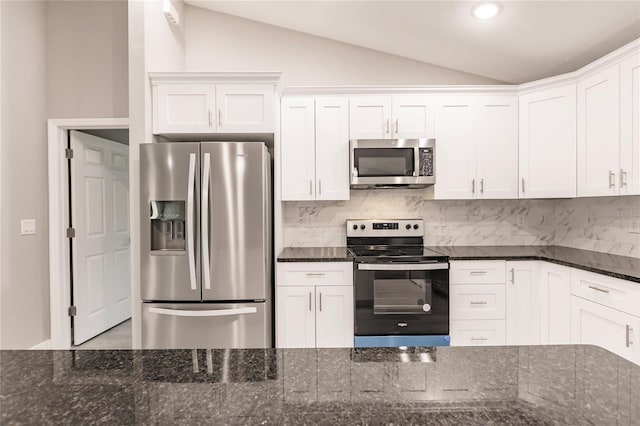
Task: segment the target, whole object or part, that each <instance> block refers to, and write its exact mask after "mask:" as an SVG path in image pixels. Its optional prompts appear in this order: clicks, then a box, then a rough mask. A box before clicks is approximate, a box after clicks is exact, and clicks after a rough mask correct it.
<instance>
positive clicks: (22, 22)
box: [0, 2, 49, 349]
mask: <svg viewBox="0 0 640 426" xmlns="http://www.w3.org/2000/svg"><path fill="white" fill-rule="evenodd" d="M1 7H2V16H1V18H2V24H1V31H2V33H1V37H0V38H1V43H2V48H1V50H2V72H1V78H2V80H1V84H2V99H1V102H2V145H1V148H0V149H1V150H2V154H1V155H0V158H1V159H2V167H1V170H2V178H1V181H2V182H1V184H2V239H1V244H2V249H1V253H2V277H1V280H2V281H1V284H0V289H1V294H0V328H1V329H2V333H1V336H2V341H0V347H2V348H3V349H9V348H28V347H31V346H34V345H36V344H38V343H40V342H42V341H44V340H47V339H48V338H49V285H48V282H49V277H48V272H49V271H48V267H49V259H48V250H47V246H48V237H47V235H48V229H47V228H48V227H47V223H48V215H47V146H46V126H45V123H46V117H47V116H46V96H45V93H46V38H45V37H46V33H45V17H46V8H45V4H44V3H43V2H2V6H1ZM16 40H19V41H20V42H19V43H16ZM20 219H36V221H37V233H36V234H35V235H28V236H21V235H20Z"/></svg>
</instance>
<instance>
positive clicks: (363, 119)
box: [349, 96, 391, 139]
mask: <svg viewBox="0 0 640 426" xmlns="http://www.w3.org/2000/svg"><path fill="white" fill-rule="evenodd" d="M388 138H391V98H389V97H369V96H366V97H364V96H363V97H352V98H350V99H349V139H388Z"/></svg>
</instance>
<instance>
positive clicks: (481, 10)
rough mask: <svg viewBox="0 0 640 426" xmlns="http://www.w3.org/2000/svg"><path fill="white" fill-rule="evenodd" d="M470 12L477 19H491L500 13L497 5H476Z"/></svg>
mask: <svg viewBox="0 0 640 426" xmlns="http://www.w3.org/2000/svg"><path fill="white" fill-rule="evenodd" d="M472 12H473V16H475V17H476V18H478V19H491V18H493V17H495V16H496V15H497V14H498V13H500V6H498V4H497V3H478V4H476V5H475V6H474V7H473V10H472Z"/></svg>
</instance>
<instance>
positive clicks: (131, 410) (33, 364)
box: [0, 345, 640, 425]
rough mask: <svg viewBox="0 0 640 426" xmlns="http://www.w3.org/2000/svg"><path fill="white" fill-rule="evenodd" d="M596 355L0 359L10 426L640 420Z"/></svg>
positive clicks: (322, 352) (636, 371) (590, 351)
mask: <svg viewBox="0 0 640 426" xmlns="http://www.w3.org/2000/svg"><path fill="white" fill-rule="evenodd" d="M639 388H640V366H638V365H635V364H632V363H629V362H627V361H625V360H623V359H622V358H619V357H618V356H616V355H613V354H612V353H610V352H607V351H605V350H604V349H600V348H597V347H594V346H574V345H568V346H537V347H526V346H523V347H455V348H408V349H406V350H400V349H395V348H394V349H390V348H367V349H254V350H251V349H245V350H228V349H227V350H223V349H214V350H204V349H198V350H191V349H187V350H145V351H136V350H120V351H115V350H114V351H88V350H84V351H81V350H78V351H7V350H5V351H1V352H0V404H1V405H0V423H2V424H80V423H82V424H93V423H107V424H277V425H280V424H291V425H295V424H303V423H304V424H350V425H351V424H427V423H428V424H438V425H448V424H489V423H490V424H616V423H617V424H632V425H638V424H640V394H639V393H638V392H637V390H638V389H639Z"/></svg>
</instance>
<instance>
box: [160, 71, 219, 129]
mask: <svg viewBox="0 0 640 426" xmlns="http://www.w3.org/2000/svg"><path fill="white" fill-rule="evenodd" d="M154 95H155V97H154V100H153V105H154V117H153V133H155V134H166V133H213V132H215V130H216V128H215V122H214V119H213V114H214V111H215V86H214V85H213V84H187V83H183V84H177V83H165V84H159V85H157V86H156V87H155V88H154Z"/></svg>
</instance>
